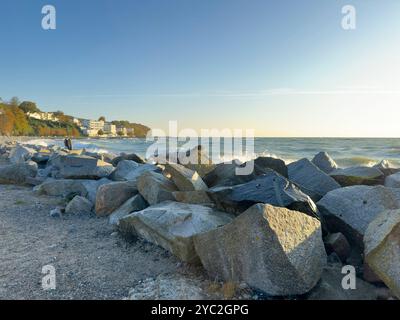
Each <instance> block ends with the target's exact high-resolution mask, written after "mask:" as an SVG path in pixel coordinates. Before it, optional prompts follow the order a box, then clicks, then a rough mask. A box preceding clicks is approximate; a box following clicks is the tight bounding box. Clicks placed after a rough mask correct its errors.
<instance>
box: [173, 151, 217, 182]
mask: <svg viewBox="0 0 400 320" xmlns="http://www.w3.org/2000/svg"><path fill="white" fill-rule="evenodd" d="M178 160H179V162H178V163H179V164H181V165H183V166H185V167H186V168H188V169H190V170H193V171H196V172H197V173H198V174H199V175H200V177H202V178H203V177H204V176H205V175H206V174H207V173H209V172H211V171H212V170H213V169H214V168H215V165H214V164H213V163H212V160H211V159H210V157H209V156H208V151H207V149H206V148H203V147H202V146H196V147H194V148H192V149H190V150H188V151H185V152H181V153H180V154H179V158H178Z"/></svg>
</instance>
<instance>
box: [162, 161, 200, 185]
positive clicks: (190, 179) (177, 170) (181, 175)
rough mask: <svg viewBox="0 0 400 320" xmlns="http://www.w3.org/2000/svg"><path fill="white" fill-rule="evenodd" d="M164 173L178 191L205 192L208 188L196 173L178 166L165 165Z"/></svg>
mask: <svg viewBox="0 0 400 320" xmlns="http://www.w3.org/2000/svg"><path fill="white" fill-rule="evenodd" d="M165 172H166V173H168V174H169V175H170V176H171V179H172V181H173V182H174V183H175V185H176V186H177V187H178V189H179V190H180V191H200V190H203V191H204V190H207V189H208V187H207V185H206V184H205V183H204V181H203V179H201V177H200V176H199V174H198V173H197V172H196V171H193V170H190V169H188V168H186V167H184V166H182V165H180V164H175V163H167V164H166V165H165Z"/></svg>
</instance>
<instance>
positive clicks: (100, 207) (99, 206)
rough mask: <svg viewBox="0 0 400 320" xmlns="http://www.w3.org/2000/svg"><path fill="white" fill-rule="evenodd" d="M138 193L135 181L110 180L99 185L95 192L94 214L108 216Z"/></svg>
mask: <svg viewBox="0 0 400 320" xmlns="http://www.w3.org/2000/svg"><path fill="white" fill-rule="evenodd" d="M137 193H138V190H137V188H136V183H131V182H129V181H126V182H112V183H107V184H104V185H102V186H100V187H99V188H98V190H97V194H96V208H95V212H96V215H97V216H99V217H104V216H108V215H110V214H111V213H113V212H114V211H115V210H117V209H118V208H119V207H121V206H122V205H123V204H124V203H125V202H126V201H127V200H128V199H130V198H132V197H133V196H134V195H136V194H137Z"/></svg>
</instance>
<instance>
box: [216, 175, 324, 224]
mask: <svg viewBox="0 0 400 320" xmlns="http://www.w3.org/2000/svg"><path fill="white" fill-rule="evenodd" d="M208 195H209V196H210V198H211V199H212V200H213V201H214V202H215V203H216V204H217V208H218V209H220V210H222V211H226V212H231V213H235V214H240V213H242V212H243V211H245V210H247V209H248V208H249V207H251V206H252V205H254V204H256V203H268V204H271V205H273V206H277V207H286V208H289V209H292V210H297V211H301V212H304V213H306V214H309V215H311V216H318V213H317V208H316V206H315V204H314V202H313V201H312V200H311V198H310V197H309V196H307V195H306V194H304V193H303V192H302V191H301V190H300V189H299V188H298V187H296V186H295V185H294V184H293V183H291V182H290V181H288V180H287V179H286V178H285V177H283V176H281V175H280V174H278V173H276V172H275V171H272V170H270V172H269V173H268V174H265V175H263V176H260V177H258V178H257V179H255V180H252V181H250V182H247V183H245V184H241V185H237V186H233V187H215V188H212V189H210V190H209V191H208Z"/></svg>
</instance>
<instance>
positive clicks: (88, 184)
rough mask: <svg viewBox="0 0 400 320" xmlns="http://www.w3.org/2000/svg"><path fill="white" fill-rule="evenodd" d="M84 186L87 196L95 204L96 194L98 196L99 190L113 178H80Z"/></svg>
mask: <svg viewBox="0 0 400 320" xmlns="http://www.w3.org/2000/svg"><path fill="white" fill-rule="evenodd" d="M80 181H81V183H82V185H83V187H84V188H85V190H86V193H85V195H84V196H85V197H86V198H87V199H88V200H90V201H91V202H92V203H93V204H94V203H96V196H97V190H99V188H100V187H101V186H102V185H105V184H108V183H112V181H111V180H109V179H107V178H102V179H100V180H80Z"/></svg>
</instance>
